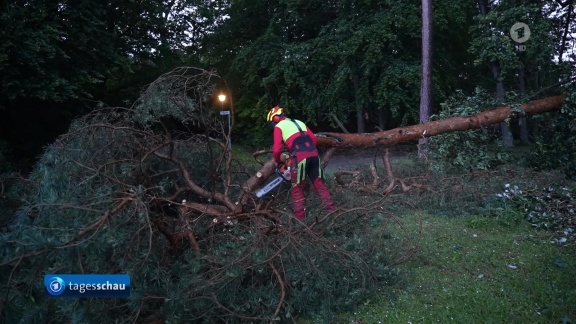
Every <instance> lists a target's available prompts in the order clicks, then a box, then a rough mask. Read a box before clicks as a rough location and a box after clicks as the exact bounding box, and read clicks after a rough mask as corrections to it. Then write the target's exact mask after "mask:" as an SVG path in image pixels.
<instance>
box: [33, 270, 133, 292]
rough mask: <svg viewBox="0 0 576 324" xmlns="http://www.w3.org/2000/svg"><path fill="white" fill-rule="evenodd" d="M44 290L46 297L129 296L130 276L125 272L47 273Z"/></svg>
mask: <svg viewBox="0 0 576 324" xmlns="http://www.w3.org/2000/svg"><path fill="white" fill-rule="evenodd" d="M44 292H45V295H46V296H48V297H71V298H99V297H104V298H118V297H130V276H129V275H127V274H105V275H104V274H103V275H99V274H47V275H45V276H44Z"/></svg>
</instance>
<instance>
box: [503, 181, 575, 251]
mask: <svg viewBox="0 0 576 324" xmlns="http://www.w3.org/2000/svg"><path fill="white" fill-rule="evenodd" d="M497 196H498V197H500V198H502V200H503V201H504V203H505V204H506V205H510V206H511V209H512V212H517V213H521V214H522V216H523V219H526V220H527V221H528V222H530V224H531V225H532V227H534V228H538V229H543V230H551V231H554V232H555V234H554V236H555V241H556V242H558V243H560V244H565V243H566V242H570V243H574V242H575V241H576V210H575V209H574V206H575V204H576V190H575V189H573V188H572V189H571V188H569V187H552V186H549V187H545V188H535V189H532V190H524V191H523V190H521V189H520V188H519V187H518V186H515V185H514V186H512V185H510V184H506V185H505V190H504V192H502V193H499V194H497Z"/></svg>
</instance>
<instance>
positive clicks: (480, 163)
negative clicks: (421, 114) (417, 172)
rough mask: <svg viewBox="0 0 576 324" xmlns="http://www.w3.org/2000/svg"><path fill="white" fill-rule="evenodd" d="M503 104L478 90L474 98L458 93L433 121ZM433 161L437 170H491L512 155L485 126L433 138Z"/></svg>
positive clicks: (431, 155)
mask: <svg viewBox="0 0 576 324" xmlns="http://www.w3.org/2000/svg"><path fill="white" fill-rule="evenodd" d="M514 99H515V98H512V100H514ZM516 100H517V99H516ZM502 104H503V103H502V102H499V101H497V100H495V99H494V97H493V96H491V95H489V94H488V93H486V92H485V91H482V90H481V89H479V88H477V89H476V93H475V94H474V95H473V96H466V95H465V94H464V93H463V92H462V91H458V92H457V93H456V94H455V95H454V96H452V97H450V98H449V99H448V100H447V101H446V102H445V103H443V104H442V111H441V112H440V113H439V114H437V115H434V116H432V117H431V120H438V119H445V118H450V117H455V116H468V115H472V114H476V113H479V112H481V111H484V110H485V109H487V108H494V107H497V106H500V105H502ZM430 159H431V161H432V167H433V168H435V169H436V170H445V171H451V170H452V171H454V170H456V171H458V170H459V171H462V170H467V171H470V170H488V169H492V168H494V167H496V166H498V165H500V164H502V163H504V162H506V161H507V160H508V159H509V154H508V153H507V152H506V151H505V149H504V147H503V145H502V144H501V142H500V141H499V140H498V139H497V138H496V137H495V136H494V134H493V132H492V131H491V128H490V127H485V128H480V129H474V130H467V131H463V132H453V133H446V134H442V135H439V136H434V138H432V139H431V141H430Z"/></svg>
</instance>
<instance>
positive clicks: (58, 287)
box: [46, 277, 65, 296]
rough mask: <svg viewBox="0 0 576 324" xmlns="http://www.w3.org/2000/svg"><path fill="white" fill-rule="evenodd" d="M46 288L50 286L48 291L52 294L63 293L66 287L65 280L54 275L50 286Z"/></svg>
mask: <svg viewBox="0 0 576 324" xmlns="http://www.w3.org/2000/svg"><path fill="white" fill-rule="evenodd" d="M46 288H48V292H49V293H50V295H52V296H58V295H61V294H62V293H63V292H64V288H65V285H64V280H62V278H60V277H53V278H51V279H50V281H48V286H47V287H46Z"/></svg>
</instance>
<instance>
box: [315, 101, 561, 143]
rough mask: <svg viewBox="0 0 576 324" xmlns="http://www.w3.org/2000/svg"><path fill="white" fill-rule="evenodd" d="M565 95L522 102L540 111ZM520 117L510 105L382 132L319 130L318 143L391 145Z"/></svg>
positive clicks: (529, 110) (528, 109) (530, 109)
mask: <svg viewBox="0 0 576 324" xmlns="http://www.w3.org/2000/svg"><path fill="white" fill-rule="evenodd" d="M563 104H564V95H560V96H555V97H549V98H544V99H538V100H534V101H530V102H528V103H525V104H523V105H521V107H522V109H523V110H524V113H525V114H539V113H545V112H549V111H555V110H559V109H560V107H562V105H563ZM514 117H517V114H515V113H514V112H513V111H512V108H511V107H509V106H505V107H499V108H495V109H493V110H487V111H483V112H481V113H478V114H475V115H471V116H458V117H452V118H446V119H442V120H435V121H431V122H428V123H425V124H418V125H413V126H408V127H400V128H395V129H391V130H387V131H383V132H376V133H365V134H341V133H318V134H316V135H317V137H318V146H320V147H338V148H362V147H375V146H392V145H396V144H399V143H404V142H409V141H414V140H418V139H419V138H420V137H423V136H424V137H431V136H435V135H439V134H444V133H448V132H457V131H464V130H469V129H477V128H480V127H485V126H489V125H493V124H497V123H500V122H502V121H504V120H506V119H507V118H514Z"/></svg>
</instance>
